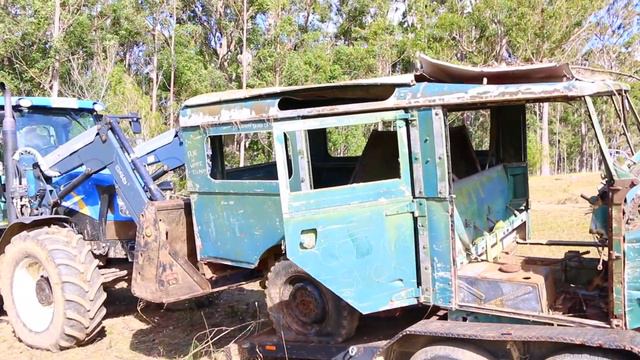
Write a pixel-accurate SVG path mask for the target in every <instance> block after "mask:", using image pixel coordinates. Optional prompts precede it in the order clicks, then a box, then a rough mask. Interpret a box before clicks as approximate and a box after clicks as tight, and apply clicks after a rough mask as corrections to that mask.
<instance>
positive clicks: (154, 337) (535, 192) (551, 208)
mask: <svg viewBox="0 0 640 360" xmlns="http://www.w3.org/2000/svg"><path fill="white" fill-rule="evenodd" d="M599 179H600V177H599V174H573V175H561V176H549V177H532V178H531V180H530V192H531V198H532V201H531V208H532V223H533V231H532V236H533V238H534V239H558V240H578V239H586V238H588V236H589V235H588V227H589V219H590V214H589V210H590V207H589V205H588V204H587V202H586V201H584V200H583V199H581V198H580V194H581V193H585V194H588V195H594V194H596V191H597V187H598V186H597V184H598V183H599ZM108 295H109V297H108V300H107V311H108V315H107V318H106V320H105V332H104V334H102V336H101V338H99V339H98V340H97V341H96V342H94V343H93V344H90V345H87V346H84V347H81V348H77V349H71V350H67V351H64V352H63V353H59V354H52V353H49V352H45V351H37V350H31V349H29V348H27V347H26V346H24V345H23V344H22V343H20V342H19V341H18V340H16V338H15V337H14V336H13V333H12V330H11V327H10V326H9V324H8V322H7V319H6V316H5V314H4V313H2V312H0V354H1V357H2V358H3V359H37V360H48V359H60V358H64V359H71V360H80V359H82V360H84V359H89V358H90V359H175V358H178V359H199V358H205V359H217V358H221V355H220V354H219V353H216V349H221V348H222V347H224V346H225V345H226V344H227V343H229V342H230V341H233V340H234V339H235V338H236V337H238V336H242V335H244V334H248V333H251V332H256V331H259V330H260V329H261V328H266V327H268V326H269V323H268V320H266V318H267V316H266V309H265V303H264V294H263V292H262V290H261V288H260V287H259V285H258V282H254V283H250V284H248V285H245V286H242V287H238V288H235V289H228V290H225V291H223V292H221V293H219V294H214V295H212V296H210V297H209V298H207V300H208V301H209V306H204V307H202V304H194V303H185V304H179V305H178V306H174V307H172V308H171V309H163V308H161V307H160V306H158V305H146V306H139V304H138V301H137V299H136V298H134V297H133V296H132V295H131V293H130V292H129V291H128V290H127V289H126V288H123V287H119V288H116V289H112V290H110V291H108ZM198 305H200V306H198ZM229 328H232V329H231V330H229ZM212 340H215V341H212Z"/></svg>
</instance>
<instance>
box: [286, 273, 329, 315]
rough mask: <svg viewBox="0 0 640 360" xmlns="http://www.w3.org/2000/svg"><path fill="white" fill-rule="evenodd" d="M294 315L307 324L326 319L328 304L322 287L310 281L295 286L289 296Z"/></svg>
mask: <svg viewBox="0 0 640 360" xmlns="http://www.w3.org/2000/svg"><path fill="white" fill-rule="evenodd" d="M289 299H290V300H291V303H292V305H293V307H292V312H293V315H294V316H295V317H296V318H297V319H298V320H300V321H302V322H304V323H307V324H317V323H320V322H322V321H324V319H325V315H326V310H325V309H326V305H325V302H324V298H323V297H322V293H321V292H320V289H318V288H317V287H316V286H314V284H312V283H310V282H308V281H302V282H299V283H297V284H295V285H294V286H293V288H292V289H291V294H290V296H289Z"/></svg>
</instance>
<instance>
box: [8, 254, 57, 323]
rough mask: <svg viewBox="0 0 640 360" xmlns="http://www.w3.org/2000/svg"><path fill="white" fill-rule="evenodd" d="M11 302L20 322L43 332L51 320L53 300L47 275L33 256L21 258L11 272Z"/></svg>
mask: <svg viewBox="0 0 640 360" xmlns="http://www.w3.org/2000/svg"><path fill="white" fill-rule="evenodd" d="M12 295H13V302H14V306H15V308H16V312H17V313H18V317H19V318H20V320H21V321H22V323H23V324H24V325H25V326H26V327H27V328H28V329H29V330H31V331H33V332H43V331H45V330H47V329H48V328H49V325H51V322H52V321H53V313H54V301H53V292H52V289H51V283H50V282H49V276H48V274H47V272H46V270H45V269H44V267H43V266H42V264H41V263H40V262H39V261H38V260H36V259H33V258H30V257H28V258H25V259H23V260H22V261H21V262H20V263H19V264H18V266H17V267H16V269H15V271H14V273H13V286H12Z"/></svg>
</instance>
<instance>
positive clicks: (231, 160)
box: [209, 132, 278, 180]
mask: <svg viewBox="0 0 640 360" xmlns="http://www.w3.org/2000/svg"><path fill="white" fill-rule="evenodd" d="M272 137H273V136H272V133H270V132H255V133H242V134H233V135H218V136H211V137H210V138H209V143H210V146H211V155H210V159H211V164H210V165H211V166H210V168H211V171H210V176H211V177H212V178H213V179H216V180H277V179H278V173H277V170H276V163H275V158H274V155H273V139H272Z"/></svg>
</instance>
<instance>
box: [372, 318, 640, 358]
mask: <svg viewBox="0 0 640 360" xmlns="http://www.w3.org/2000/svg"><path fill="white" fill-rule="evenodd" d="M409 335H420V336H435V337H441V338H446V339H452V340H453V339H464V340H472V339H480V340H490V341H519V342H532V343H545V342H551V343H556V342H557V343H563V344H575V345H586V346H592V347H597V348H605V349H619V350H625V351H628V352H629V355H630V356H631V354H635V355H636V356H637V355H640V333H638V332H635V331H631V330H614V329H594V328H587V327H583V328H578V327H574V328H568V327H558V326H545V325H519V324H504V323H500V324H497V323H496V324H493V323H460V322H457V321H429V320H423V321H420V322H418V323H416V324H415V325H413V326H410V327H409V328H407V329H406V330H404V331H401V332H400V333H399V334H398V335H396V336H395V337H394V338H393V339H392V340H391V341H389V342H388V343H387V344H386V346H385V347H383V348H382V349H381V350H380V351H379V352H378V354H377V355H378V356H382V357H383V358H386V357H387V356H388V355H389V351H390V350H391V349H393V346H394V344H396V343H398V342H399V341H401V339H403V338H404V337H407V336H409Z"/></svg>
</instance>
